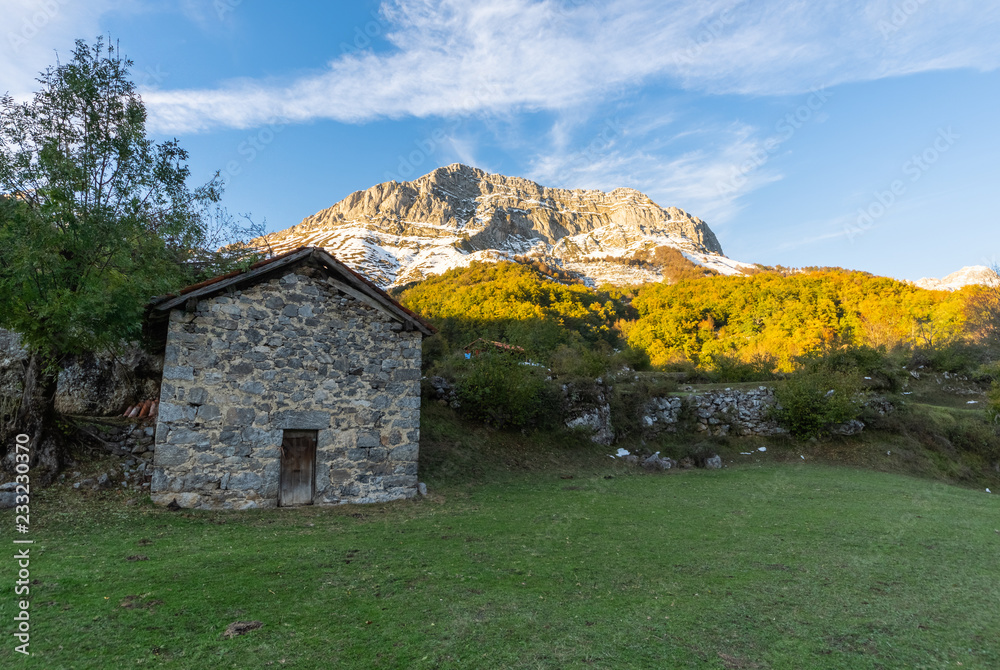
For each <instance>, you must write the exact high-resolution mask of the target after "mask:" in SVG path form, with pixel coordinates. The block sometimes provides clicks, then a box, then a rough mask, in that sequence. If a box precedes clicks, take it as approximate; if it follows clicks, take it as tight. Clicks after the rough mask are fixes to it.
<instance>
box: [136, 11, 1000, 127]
mask: <svg viewBox="0 0 1000 670" xmlns="http://www.w3.org/2000/svg"><path fill="white" fill-rule="evenodd" d="M910 5H913V6H914V9H913V11H910V12H909V13H905V12H904V14H900V13H899V12H900V11H901V10H900V9H899V8H900V7H901V6H905V7H907V8H909V7H910ZM382 11H383V13H384V16H385V20H386V22H387V25H388V26H389V30H388V32H387V33H386V37H387V39H388V41H389V43H390V44H391V48H390V49H389V50H388V51H385V52H380V53H375V52H372V51H362V52H357V53H352V54H346V55H343V56H339V57H337V58H335V59H333V60H331V61H330V62H329V63H328V65H327V67H326V68H324V69H323V70H321V71H317V72H314V73H312V74H310V75H306V76H303V77H301V78H299V79H297V80H295V81H293V82H291V83H287V82H278V81H262V80H237V81H230V82H225V83H223V84H221V85H220V86H219V87H217V88H212V89H198V90H180V91H177V90H173V91H168V90H159V91H150V92H148V93H147V94H146V96H145V99H146V101H147V103H148V104H149V106H150V108H151V112H152V121H153V123H154V126H155V127H156V128H157V129H158V130H162V131H169V132H191V131H198V130H204V129H207V128H211V127H213V126H230V127H240V128H243V127H252V126H255V125H259V124H261V123H264V122H267V121H270V120H272V119H274V118H284V119H288V120H290V121H308V120H313V119H332V120H337V121H342V122H363V121H367V120H371V119H375V118H400V117H405V116H415V117H427V116H434V115H441V116H446V115H461V114H472V113H487V114H494V113H495V114H499V113H509V112H516V111H521V110H539V109H543V110H562V109H567V108H571V107H574V106H578V105H580V104H581V103H583V102H585V101H587V100H594V99H598V100H599V99H603V98H604V97H606V96H608V95H613V94H615V93H616V92H618V91H620V90H622V89H623V88H628V87H634V86H640V85H643V84H649V83H651V82H663V81H668V82H672V83H673V84H674V85H679V86H682V87H686V88H689V89H692V90H697V91H702V92H709V93H741V94H753V95H760V94H788V93H799V92H802V91H805V90H808V89H809V88H811V87H812V86H815V85H816V84H817V83H818V82H820V81H822V82H824V83H826V84H828V85H835V84H837V83H842V82H849V81H863V80H870V79H877V78H881V77H887V76H894V75H900V74H909V73H914V72H920V71H926V70H936V69H946V68H958V67H970V68H978V69H983V70H991V69H995V68H996V67H998V66H1000V40H996V39H995V35H996V32H997V29H998V27H1000V3H997V2H996V1H995V0H991V1H989V2H984V1H983V0H979V1H977V2H970V1H965V0H954V1H953V2H949V3H947V4H944V3H930V2H925V3H921V2H919V0H914V1H913V3H898V2H895V3H894V2H891V1H890V0H876V1H872V2H858V1H855V2H843V3H836V4H833V5H828V4H827V3H811V2H806V1H803V0H799V1H796V2H788V1H787V0H785V1H779V0H771V1H767V2H746V1H742V0H741V1H733V0H714V1H711V0H709V1H705V2H698V3H691V2H682V1H679V0H675V1H672V2H663V1H654V0H616V1H613V2H608V3H590V2H584V3H581V2H576V1H574V2H568V1H566V0H563V1H559V0H543V1H541V2H530V1H528V0H496V1H494V2H490V3H468V2H465V1H464V0H412V1H411V0H393V1H391V2H386V3H385V4H384V5H383V7H382Z"/></svg>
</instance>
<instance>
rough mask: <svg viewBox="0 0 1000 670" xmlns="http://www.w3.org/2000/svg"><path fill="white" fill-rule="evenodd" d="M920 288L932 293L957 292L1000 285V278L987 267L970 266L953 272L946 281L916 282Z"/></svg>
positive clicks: (930, 279) (929, 280)
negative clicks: (972, 287) (979, 285)
mask: <svg viewBox="0 0 1000 670" xmlns="http://www.w3.org/2000/svg"><path fill="white" fill-rule="evenodd" d="M914 283H915V284H916V285H917V286H919V287H920V288H926V289H929V290H932V291H957V290H958V289H960V288H962V287H963V286H969V285H970V284H986V285H988V286H989V285H992V284H996V283H1000V277H998V276H997V273H996V271H995V270H993V269H991V268H988V267H986V266H985V265H968V266H966V267H964V268H962V269H961V270H958V271H957V272H952V273H951V274H950V275H948V276H947V277H945V278H944V279H934V278H933V277H925V278H923V279H920V280H917V281H916V282H914Z"/></svg>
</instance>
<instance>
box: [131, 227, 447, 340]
mask: <svg viewBox="0 0 1000 670" xmlns="http://www.w3.org/2000/svg"><path fill="white" fill-rule="evenodd" d="M309 261H312V262H313V263H314V264H316V265H318V266H319V267H322V268H323V269H324V270H326V272H327V273H328V274H329V276H330V278H331V280H332V281H333V282H334V284H335V285H336V287H337V289H338V290H340V291H343V292H344V293H347V294H353V295H354V297H357V298H361V299H365V298H367V299H368V300H367V301H370V302H374V303H375V304H376V306H378V307H380V308H382V309H383V310H384V311H387V312H389V313H390V314H392V315H393V316H395V317H396V318H397V319H399V320H400V321H401V322H402V323H404V324H405V325H406V326H408V328H412V329H415V330H419V331H420V332H421V333H423V334H424V335H433V334H434V333H436V332H437V330H436V329H435V328H434V326H432V325H430V324H429V323H427V322H426V321H424V320H423V318H421V317H420V316H419V315H418V314H417V313H416V312H413V311H412V310H409V309H407V308H406V307H403V306H402V305H400V304H399V303H398V302H397V301H396V300H394V299H393V298H392V296H390V295H389V294H388V293H386V292H385V291H383V290H382V289H380V288H379V287H378V286H376V285H375V284H373V283H372V282H371V281H370V280H368V279H367V278H365V277H364V276H362V275H361V274H359V273H357V272H355V271H354V270H352V269H351V268H349V267H347V266H346V265H344V264H343V263H341V262H340V261H338V260H337V259H336V258H335V257H334V256H333V255H332V254H330V253H329V252H328V251H326V250H325V249H322V248H320V247H299V248H298V249H295V250H294V251H289V252H287V253H284V254H281V255H279V256H275V257H274V258H268V259H266V260H263V261H258V262H256V263H254V264H253V265H251V266H250V267H248V268H247V269H246V270H237V271H235V272H230V273H228V274H224V275H219V276H218V277H213V278H212V279H207V280H205V281H203V282H199V283H197V284H191V285H190V286H185V287H184V288H182V289H181V290H180V291H178V292H177V293H171V294H167V295H162V296H158V297H156V298H153V299H152V300H151V301H150V302H149V304H148V305H147V314H148V315H149V319H150V320H151V321H160V320H165V319H166V317H167V315H169V314H170V310H172V309H174V308H176V307H181V306H183V305H185V304H186V303H187V301H188V300H192V299H204V298H208V297H211V296H214V295H216V294H218V293H221V292H223V291H225V290H227V289H237V288H244V287H247V286H252V285H254V284H257V283H259V282H262V281H266V280H268V279H271V278H273V277H274V275H275V274H277V273H279V272H281V271H282V270H284V269H287V268H289V267H292V266H296V265H300V264H302V263H306V262H309Z"/></svg>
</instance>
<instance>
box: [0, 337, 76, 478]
mask: <svg viewBox="0 0 1000 670" xmlns="http://www.w3.org/2000/svg"><path fill="white" fill-rule="evenodd" d="M50 360H51V359H50ZM57 382H58V372H57V371H56V370H55V369H54V368H52V367H47V366H46V365H45V358H44V357H43V356H42V355H41V354H39V353H33V354H32V355H31V358H30V359H29V361H28V368H27V371H26V373H25V377H24V393H23V394H22V395H21V406H20V408H18V411H17V414H16V415H15V416H14V422H13V424H12V425H11V426H10V430H9V435H10V436H11V438H13V437H14V436H16V435H17V434H19V433H25V434H27V435H28V436H29V437H30V438H31V442H30V445H31V447H30V448H31V460H30V462H29V466H30V467H31V468H33V469H34V471H35V473H36V474H35V477H34V478H33V481H32V483H36V482H37V484H38V485H39V486H47V485H48V484H51V483H52V480H53V479H55V477H56V475H58V474H59V469H60V467H61V466H62V440H60V439H59V433H58V431H57V430H56V384H57ZM8 441H9V442H11V443H12V440H8ZM12 454H13V450H10V453H8V454H7V458H6V459H4V461H5V463H4V464H5V465H6V466H7V467H8V469H10V468H12V467H13V457H12Z"/></svg>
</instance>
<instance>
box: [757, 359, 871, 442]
mask: <svg viewBox="0 0 1000 670" xmlns="http://www.w3.org/2000/svg"><path fill="white" fill-rule="evenodd" d="M859 389H860V383H859V381H858V379H857V377H855V376H853V375H845V374H841V373H834V372H824V371H818V372H810V371H805V370H803V371H799V372H797V373H795V374H793V375H792V376H791V377H790V378H789V379H787V380H786V381H785V382H784V383H783V384H780V385H778V386H777V388H775V397H776V398H777V401H778V405H776V406H775V408H774V409H773V410H772V415H773V418H774V419H775V420H776V421H777V422H778V423H779V424H781V425H782V426H784V427H785V428H787V429H788V431H789V432H790V433H791V434H792V435H794V436H796V437H815V436H816V435H819V434H821V433H823V432H825V431H826V430H827V429H828V428H829V426H830V425H831V424H838V423H844V422H847V421H850V420H852V419H857V418H858V417H859V416H860V415H861V411H862V407H861V403H860V402H859V401H858V398H857V396H858V391H859Z"/></svg>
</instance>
